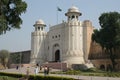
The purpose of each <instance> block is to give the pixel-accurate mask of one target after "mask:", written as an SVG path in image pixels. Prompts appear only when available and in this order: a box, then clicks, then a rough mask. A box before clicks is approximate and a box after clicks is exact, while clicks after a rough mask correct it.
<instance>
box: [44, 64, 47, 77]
mask: <svg viewBox="0 0 120 80" xmlns="http://www.w3.org/2000/svg"><path fill="white" fill-rule="evenodd" d="M44 75H45V76H46V75H47V66H45V67H44Z"/></svg>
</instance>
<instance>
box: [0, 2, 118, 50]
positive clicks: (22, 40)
mask: <svg viewBox="0 0 120 80" xmlns="http://www.w3.org/2000/svg"><path fill="white" fill-rule="evenodd" d="M24 1H25V2H26V3H27V5H28V7H27V11H26V12H25V13H24V14H22V15H21V18H22V20H23V24H22V25H21V29H12V30H11V31H9V32H7V33H6V34H3V35H0V50H3V49H5V50H8V51H10V52H18V51H26V50H30V49H31V32H33V31H34V27H33V25H34V24H35V22H36V21H37V20H39V19H42V20H43V21H44V22H45V24H46V25H47V27H46V31H48V30H49V25H56V24H57V15H58V23H61V22H62V21H63V20H64V21H67V17H66V16H65V13H66V12H67V11H68V9H69V8H70V7H72V6H76V7H78V8H79V11H80V12H81V13H82V16H80V17H79V20H80V21H84V20H90V21H91V22H92V25H93V26H94V27H95V28H100V26H99V20H98V18H99V16H100V15H101V14H102V13H104V12H113V11H117V12H119V13H120V0H24ZM57 7H59V8H61V9H62V11H61V12H58V14H57Z"/></svg>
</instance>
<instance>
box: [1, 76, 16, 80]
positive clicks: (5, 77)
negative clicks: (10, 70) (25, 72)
mask: <svg viewBox="0 0 120 80" xmlns="http://www.w3.org/2000/svg"><path fill="white" fill-rule="evenodd" d="M0 80H18V79H17V78H13V77H8V76H0Z"/></svg>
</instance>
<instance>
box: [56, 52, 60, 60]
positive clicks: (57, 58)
mask: <svg viewBox="0 0 120 80" xmlns="http://www.w3.org/2000/svg"><path fill="white" fill-rule="evenodd" d="M59 61H60V50H56V51H55V62H59Z"/></svg>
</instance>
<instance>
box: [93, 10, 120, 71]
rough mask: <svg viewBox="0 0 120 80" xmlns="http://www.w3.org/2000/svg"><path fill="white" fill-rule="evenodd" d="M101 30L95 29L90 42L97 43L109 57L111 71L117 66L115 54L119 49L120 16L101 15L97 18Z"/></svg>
mask: <svg viewBox="0 0 120 80" xmlns="http://www.w3.org/2000/svg"><path fill="white" fill-rule="evenodd" d="M99 23H100V26H101V28H100V29H95V30H94V33H93V34H92V40H93V41H95V42H97V43H99V44H100V45H101V47H102V49H104V50H105V51H107V53H109V55H110V59H111V62H112V66H113V69H115V65H116V64H117V63H116V61H115V54H114V53H115V52H116V50H117V48H118V47H120V14H119V13H118V12H109V13H103V14H102V15H101V16H100V17H99Z"/></svg>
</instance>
